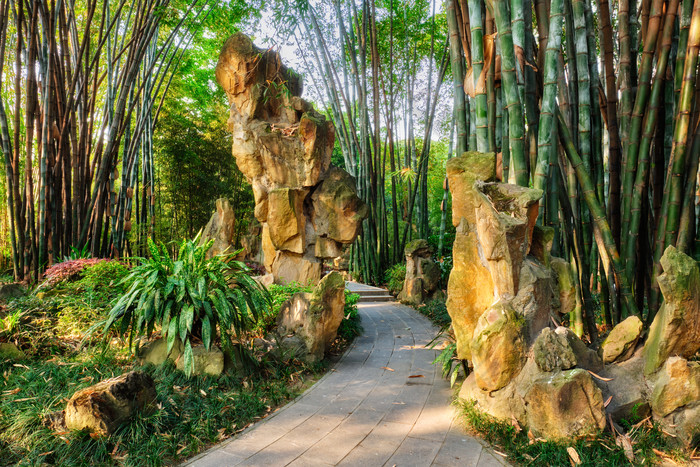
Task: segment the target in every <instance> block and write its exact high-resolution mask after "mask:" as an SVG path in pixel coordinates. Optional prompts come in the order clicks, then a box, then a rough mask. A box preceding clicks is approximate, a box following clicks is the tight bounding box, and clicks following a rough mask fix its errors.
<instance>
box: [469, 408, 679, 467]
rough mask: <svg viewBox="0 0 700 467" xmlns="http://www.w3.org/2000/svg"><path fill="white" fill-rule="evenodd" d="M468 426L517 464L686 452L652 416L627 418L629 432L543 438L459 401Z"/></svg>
mask: <svg viewBox="0 0 700 467" xmlns="http://www.w3.org/2000/svg"><path fill="white" fill-rule="evenodd" d="M459 404H460V409H461V413H462V417H463V421H464V422H465V423H466V425H467V429H469V430H470V431H473V432H475V433H476V434H477V435H478V436H480V437H481V438H483V439H485V440H486V441H488V442H489V444H491V445H493V447H494V449H496V450H497V451H498V453H500V454H501V455H504V456H505V458H506V460H507V461H508V462H510V463H512V464H515V465H581V466H589V467H593V466H601V467H602V466H606V467H607V466H628V465H656V464H659V463H662V462H668V463H671V464H675V463H676V462H678V463H684V462H685V461H687V460H688V457H687V455H685V454H683V452H682V451H681V450H679V449H676V448H674V447H673V445H672V444H671V443H670V441H669V439H668V437H666V436H665V435H664V434H663V432H662V431H661V429H660V428H659V427H658V426H657V425H656V424H655V423H652V422H651V421H650V420H649V418H646V419H643V420H638V419H637V420H630V421H625V422H624V423H625V424H626V425H627V426H626V427H625V428H627V429H629V431H628V432H627V434H626V435H617V436H615V435H613V434H612V433H611V432H609V431H606V432H603V433H601V434H600V435H599V436H598V437H596V438H594V439H580V440H576V441H573V440H569V441H561V442H554V441H544V440H541V439H538V438H536V437H535V436H533V435H532V433H531V432H525V431H524V430H523V429H522V428H521V427H520V426H519V425H518V424H517V423H512V424H511V423H507V422H504V421H499V420H496V419H494V418H493V417H491V416H489V415H487V414H484V413H482V412H480V411H479V410H478V409H477V408H476V407H475V406H474V403H473V402H468V401H467V402H464V401H462V402H459Z"/></svg>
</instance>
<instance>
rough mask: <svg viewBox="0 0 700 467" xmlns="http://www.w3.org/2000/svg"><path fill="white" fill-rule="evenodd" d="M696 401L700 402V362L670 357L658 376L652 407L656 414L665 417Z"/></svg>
mask: <svg viewBox="0 0 700 467" xmlns="http://www.w3.org/2000/svg"><path fill="white" fill-rule="evenodd" d="M696 403H700V362H688V361H687V360H686V359H684V358H681V357H671V358H669V359H668V360H666V363H665V364H664V366H663V367H662V368H661V371H660V372H659V374H658V376H657V378H656V382H655V384H654V391H653V392H652V394H651V409H652V410H653V411H654V414H655V415H658V416H661V417H665V416H666V415H668V414H670V413H671V412H673V411H675V410H676V409H678V408H680V407H683V406H685V405H688V404H696Z"/></svg>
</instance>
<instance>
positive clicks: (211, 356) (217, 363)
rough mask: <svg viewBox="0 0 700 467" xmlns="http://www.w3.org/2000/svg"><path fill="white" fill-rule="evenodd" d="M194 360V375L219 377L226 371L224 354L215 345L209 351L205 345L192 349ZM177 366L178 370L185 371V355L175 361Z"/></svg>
mask: <svg viewBox="0 0 700 467" xmlns="http://www.w3.org/2000/svg"><path fill="white" fill-rule="evenodd" d="M192 360H193V362H194V365H193V366H194V370H193V371H192V374H193V375H205V374H206V375H210V376H219V375H220V374H221V373H222V372H223V371H224V353H223V352H222V351H221V349H219V348H218V347H217V346H215V345H212V346H211V347H210V348H209V350H207V349H206V347H204V346H203V345H197V346H194V347H192ZM175 366H176V367H177V369H178V370H180V371H185V357H184V354H180V356H179V357H178V358H177V360H175Z"/></svg>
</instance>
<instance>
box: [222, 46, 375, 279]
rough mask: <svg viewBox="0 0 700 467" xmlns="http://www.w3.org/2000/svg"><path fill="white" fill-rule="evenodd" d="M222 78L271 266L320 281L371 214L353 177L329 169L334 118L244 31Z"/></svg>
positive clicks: (226, 52)
mask: <svg viewBox="0 0 700 467" xmlns="http://www.w3.org/2000/svg"><path fill="white" fill-rule="evenodd" d="M216 78H217V80H218V82H219V83H220V84H221V86H222V87H223V88H224V90H225V91H226V94H227V95H228V99H229V104H230V107H231V113H230V117H229V120H228V123H229V127H230V130H231V132H232V133H233V146H232V152H233V156H234V157H235V159H236V164H237V165H238V168H239V169H240V170H241V172H243V174H244V175H245V176H246V179H247V180H248V182H249V183H250V184H251V185H252V187H253V195H254V198H255V218H256V219H257V220H258V221H259V222H260V223H261V224H262V251H263V254H264V261H263V263H264V265H265V268H266V270H267V271H268V272H270V273H272V274H273V275H274V277H275V282H277V283H282V284H286V283H288V282H291V281H299V282H302V283H307V282H309V281H311V282H314V283H316V282H318V280H319V279H320V272H321V268H322V260H323V259H332V258H334V257H335V256H339V255H340V254H341V253H342V245H345V244H350V243H352V242H353V241H354V240H355V238H356V237H357V234H358V232H359V229H360V225H361V222H362V220H363V219H364V218H365V217H366V214H367V208H366V206H365V205H364V203H363V202H362V201H361V200H360V199H359V198H358V197H357V193H356V189H355V184H354V180H353V179H352V177H351V176H350V175H349V174H347V173H346V172H345V171H343V170H341V169H338V168H331V167H330V160H331V153H332V151H333V145H334V141H335V130H334V127H333V124H332V123H331V122H330V121H328V120H326V118H325V117H324V116H323V115H321V114H320V113H318V112H316V111H314V110H313V108H312V106H311V105H310V104H309V103H307V102H306V101H304V100H303V99H301V98H300V97H299V96H300V94H301V90H302V83H301V79H300V77H299V76H298V75H296V74H295V73H294V72H292V71H291V70H288V69H287V68H286V67H285V66H284V65H282V63H281V61H280V57H279V54H278V53H277V52H276V51H274V50H272V49H269V50H261V49H258V48H256V47H255V46H254V45H253V43H252V41H251V40H250V39H249V38H248V37H246V36H245V35H244V34H241V33H238V34H235V35H233V36H231V37H230V38H229V39H228V40H227V41H226V43H225V44H224V47H223V49H222V51H221V55H220V56H219V63H218V64H217V67H216ZM285 87H286V89H285ZM317 239H323V240H320V241H317ZM331 255H334V256H331Z"/></svg>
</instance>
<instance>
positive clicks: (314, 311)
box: [277, 271, 345, 363]
mask: <svg viewBox="0 0 700 467" xmlns="http://www.w3.org/2000/svg"><path fill="white" fill-rule="evenodd" d="M344 308H345V280H344V279H343V276H342V275H341V274H340V273H338V272H335V271H334V272H331V273H330V274H328V275H327V276H326V277H324V278H323V279H321V281H320V282H319V283H318V285H317V286H316V288H315V289H314V290H313V292H311V293H301V292H300V293H296V294H294V296H292V298H291V299H289V300H287V301H286V302H285V303H284V304H283V305H282V308H281V309H280V313H279V315H278V316H277V332H278V333H279V335H280V346H281V347H282V348H283V349H286V350H290V351H293V352H294V353H296V356H297V357H300V358H302V359H304V360H305V361H307V362H309V363H314V362H317V361H319V360H322V359H323V355H324V353H325V352H326V351H327V350H328V349H329V348H330V345H331V344H332V343H333V341H334V340H335V337H336V335H337V332H338V327H339V326H340V323H341V322H342V321H343V318H344V314H343V313H344ZM302 344H303V345H302Z"/></svg>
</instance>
